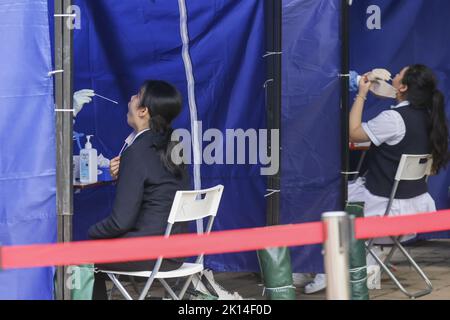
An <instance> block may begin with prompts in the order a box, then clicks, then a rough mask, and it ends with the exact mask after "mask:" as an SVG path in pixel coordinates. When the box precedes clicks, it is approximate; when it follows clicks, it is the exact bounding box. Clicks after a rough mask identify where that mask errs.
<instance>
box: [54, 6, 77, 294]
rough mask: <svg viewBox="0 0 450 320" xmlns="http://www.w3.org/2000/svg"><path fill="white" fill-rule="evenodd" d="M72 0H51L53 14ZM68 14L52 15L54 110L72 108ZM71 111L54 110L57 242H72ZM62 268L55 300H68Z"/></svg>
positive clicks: (70, 29)
mask: <svg viewBox="0 0 450 320" xmlns="http://www.w3.org/2000/svg"><path fill="white" fill-rule="evenodd" d="M71 5H72V0H55V14H63V13H65V12H64V8H69V7H70V6H71ZM67 19H69V18H68V17H55V18H54V21H55V22H54V23H55V69H56V70H64V72H63V73H57V74H55V106H56V109H67V110H70V109H72V106H73V103H72V99H73V98H72V82H73V81H72V70H73V46H72V43H73V28H70V27H69V25H68V23H67V21H68V20H67ZM72 141H73V113H72V112H57V113H56V203H57V204H56V207H57V218H58V242H69V241H72V216H73V170H72V166H73V157H72V153H73V142H72ZM68 278H69V275H68V274H67V266H66V267H58V268H57V270H56V284H55V287H56V288H55V293H56V299H57V300H70V299H71V288H70V287H69V286H68V285H65V284H68V280H69V279H68Z"/></svg>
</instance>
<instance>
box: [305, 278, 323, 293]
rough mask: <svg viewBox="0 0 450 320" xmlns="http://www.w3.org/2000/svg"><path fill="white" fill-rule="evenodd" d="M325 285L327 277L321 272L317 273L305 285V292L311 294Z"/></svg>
mask: <svg viewBox="0 0 450 320" xmlns="http://www.w3.org/2000/svg"><path fill="white" fill-rule="evenodd" d="M326 287H327V277H326V275H325V274H323V273H318V274H316V276H315V277H314V280H313V281H312V282H311V283H309V284H308V285H306V287H305V293H306V294H311V293H316V292H319V291H322V290H324V289H325V288H326Z"/></svg>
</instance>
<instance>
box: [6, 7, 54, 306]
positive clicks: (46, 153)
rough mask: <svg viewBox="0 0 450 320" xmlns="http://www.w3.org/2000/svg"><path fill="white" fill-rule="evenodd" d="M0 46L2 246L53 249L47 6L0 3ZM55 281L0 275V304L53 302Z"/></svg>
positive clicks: (46, 272) (36, 273)
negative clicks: (6, 301)
mask: <svg viewBox="0 0 450 320" xmlns="http://www.w3.org/2000/svg"><path fill="white" fill-rule="evenodd" d="M0 43H1V44H2V45H1V46H0V245H24V244H34V243H51V242H55V241H56V210H55V207H56V199H55V193H56V188H55V184H56V170H55V158H56V151H55V147H56V144H55V116H54V104H53V80H52V78H51V77H48V76H47V73H48V72H49V71H51V70H52V62H51V55H52V53H51V51H50V50H51V49H50V33H49V24H48V15H47V1H45V0H23V1H15V0H3V1H2V2H1V3H0ZM0 259H1V257H0ZM53 274H54V270H53V268H37V269H26V270H25V269H24V270H12V271H0V299H52V298H53Z"/></svg>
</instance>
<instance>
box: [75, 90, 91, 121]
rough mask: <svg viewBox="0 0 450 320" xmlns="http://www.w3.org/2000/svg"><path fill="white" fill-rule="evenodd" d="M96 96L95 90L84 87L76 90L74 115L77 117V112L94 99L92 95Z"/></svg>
mask: <svg viewBox="0 0 450 320" xmlns="http://www.w3.org/2000/svg"><path fill="white" fill-rule="evenodd" d="M93 96H95V93H94V90H91V89H83V90H79V91H77V92H75V93H74V94H73V110H74V111H73V116H74V117H76V116H77V114H78V113H79V112H80V111H81V109H82V108H83V105H84V104H85V103H89V102H91V101H92V97H93Z"/></svg>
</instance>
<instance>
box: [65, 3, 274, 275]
mask: <svg viewBox="0 0 450 320" xmlns="http://www.w3.org/2000/svg"><path fill="white" fill-rule="evenodd" d="M76 4H77V5H79V6H80V9H81V12H82V16H81V29H76V30H75V32H74V59H75V71H74V72H75V73H74V76H75V88H74V89H75V90H80V89H83V88H92V89H94V90H95V91H96V92H97V93H99V94H101V95H103V96H106V97H108V98H111V99H113V100H116V101H119V105H118V106H117V105H115V104H111V103H109V102H108V101H105V100H102V99H99V98H97V97H94V99H93V103H91V104H88V105H86V106H85V107H84V109H83V110H82V111H81V112H80V113H79V115H78V116H77V119H76V123H75V131H77V132H83V133H85V134H93V135H94V137H93V139H92V140H91V141H92V142H93V146H94V147H95V148H96V149H98V152H99V154H100V153H102V154H103V155H104V156H105V157H107V158H109V159H110V158H112V157H114V156H116V155H117V154H118V153H119V151H120V149H121V147H122V145H123V140H124V139H125V138H126V137H127V136H128V134H129V133H130V131H131V128H129V127H128V126H127V124H126V113H127V103H128V101H129V98H130V96H131V95H133V94H135V93H136V91H137V90H138V88H139V86H140V84H141V83H142V82H143V80H145V79H163V80H167V81H169V82H171V83H173V84H175V85H176V86H177V87H178V88H179V89H180V91H181V93H182V95H183V97H184V109H183V112H182V114H181V116H180V118H179V119H178V120H177V121H176V123H175V124H174V126H175V127H177V128H178V127H182V128H187V129H189V130H190V116H189V108H188V105H187V82H186V74H185V68H184V64H183V59H182V56H181V45H182V41H181V37H180V17H179V9H178V2H177V1H166V0H153V1H150V0H148V1H141V0H132V1H115V2H114V5H113V6H112V5H111V2H110V1H109V0H96V1H91V0H85V1H77V2H76ZM186 5H187V13H188V31H189V38H190V55H191V59H192V65H193V74H194V78H195V83H196V98H197V109H198V119H199V120H201V121H202V125H203V131H206V130H207V129H208V128H217V129H219V130H221V131H222V132H225V130H226V129H237V128H242V129H244V130H246V129H248V128H255V129H259V128H265V126H266V119H265V105H264V89H263V84H264V82H265V80H266V79H265V63H266V61H265V59H263V58H262V56H263V55H264V53H265V51H264V50H265V49H264V38H265V28H264V2H263V1H260V0H246V1H220V0H214V1H212V0H211V1H186ZM82 140H83V141H82V145H83V144H84V143H85V140H84V139H82ZM205 145H206V144H205ZM74 148H75V149H74V150H75V153H77V152H78V150H77V149H78V148H77V147H76V146H74ZM201 177H202V187H204V188H206V187H211V186H213V185H216V184H219V183H221V184H224V186H225V191H224V194H223V200H222V203H221V206H220V210H219V213H218V216H217V219H216V221H215V225H214V230H225V229H237V228H246V227H257V226H263V225H264V224H265V220H266V218H265V216H266V208H265V198H264V194H265V192H266V191H265V189H266V185H265V183H266V178H265V177H263V176H260V174H259V166H258V165H211V166H206V165H202V166H201ZM113 198H114V188H113V187H104V188H99V189H93V190H85V191H82V192H81V193H79V194H77V195H76V196H75V201H74V207H75V208H74V210H75V216H74V237H75V240H83V239H86V238H87V228H88V227H89V225H91V224H93V223H95V222H96V221H98V220H101V219H102V218H103V217H105V216H107V215H108V214H110V212H111V206H112V201H113ZM205 263H206V265H207V266H209V267H211V268H213V269H214V270H219V271H245V270H247V271H257V270H259V267H258V261H257V257H256V253H254V252H251V253H237V254H228V255H216V256H208V257H206V260H205Z"/></svg>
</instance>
